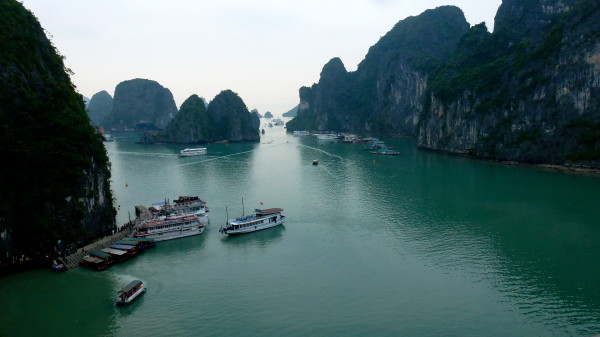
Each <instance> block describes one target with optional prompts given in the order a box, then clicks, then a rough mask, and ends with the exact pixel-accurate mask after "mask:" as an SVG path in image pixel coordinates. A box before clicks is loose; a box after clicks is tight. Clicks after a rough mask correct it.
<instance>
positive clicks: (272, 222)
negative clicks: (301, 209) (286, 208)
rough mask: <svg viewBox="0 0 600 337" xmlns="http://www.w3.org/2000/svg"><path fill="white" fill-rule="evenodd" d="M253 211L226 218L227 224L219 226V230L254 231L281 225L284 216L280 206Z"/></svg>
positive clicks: (225, 231) (226, 231)
mask: <svg viewBox="0 0 600 337" xmlns="http://www.w3.org/2000/svg"><path fill="white" fill-rule="evenodd" d="M255 211H256V214H255V215H250V216H245V217H241V218H237V219H233V220H228V221H227V225H226V226H225V227H221V229H219V232H221V233H223V234H227V235H235V234H244V233H250V232H256V231H259V230H262V229H267V228H271V227H275V226H277V225H281V224H282V223H283V221H284V220H285V216H284V215H282V214H281V212H283V209H282V208H269V209H262V210H261V209H256V210H255Z"/></svg>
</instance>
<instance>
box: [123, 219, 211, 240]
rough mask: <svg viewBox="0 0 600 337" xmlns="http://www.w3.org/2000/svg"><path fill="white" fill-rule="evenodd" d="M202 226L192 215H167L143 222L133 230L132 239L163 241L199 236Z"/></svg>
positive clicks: (202, 230)
mask: <svg viewBox="0 0 600 337" xmlns="http://www.w3.org/2000/svg"><path fill="white" fill-rule="evenodd" d="M202 232H204V224H203V223H202V222H201V220H200V218H198V217H197V216H196V215H194V214H169V215H167V216H160V217H158V218H156V219H151V220H144V221H142V223H141V224H140V225H139V226H138V227H136V228H135V233H133V237H135V238H146V239H154V240H156V241H165V240H171V239H178V238H184V237H187V236H193V235H199V234H202Z"/></svg>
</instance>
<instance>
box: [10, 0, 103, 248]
mask: <svg viewBox="0 0 600 337" xmlns="http://www.w3.org/2000/svg"><path fill="white" fill-rule="evenodd" d="M0 45H1V46H2V50H1V51H0V152H1V156H2V158H4V160H3V161H2V165H0V260H4V259H5V258H6V257H7V256H13V255H21V254H23V255H27V256H32V255H33V254H35V253H36V252H37V253H48V252H51V251H53V249H54V247H55V246H56V245H57V240H59V239H60V240H62V242H64V244H69V243H75V242H77V241H85V240H89V239H92V238H95V237H98V236H100V235H103V234H104V233H105V232H106V231H107V230H110V229H112V228H113V227H114V225H115V223H114V222H115V209H114V207H113V200H112V195H111V190H110V170H109V162H108V157H107V154H106V150H105V149H104V145H103V144H102V141H101V137H100V135H98V134H97V133H95V131H94V129H93V128H92V126H91V125H90V121H89V118H88V116H87V114H86V112H85V106H84V103H83V100H82V98H81V95H79V94H78V93H77V92H76V91H75V89H74V86H73V84H72V82H71V80H70V78H69V76H68V74H67V73H68V69H67V68H65V65H64V63H63V57H62V56H61V55H59V54H58V52H57V51H56V50H55V48H54V47H53V46H52V44H51V43H50V41H49V40H48V39H47V37H46V35H45V34H44V30H43V28H42V27H41V26H40V24H39V22H38V20H37V19H36V18H35V16H34V15H33V14H32V13H31V12H29V11H28V10H26V9H25V8H24V7H23V5H22V4H21V3H19V2H18V1H15V0H2V1H0Z"/></svg>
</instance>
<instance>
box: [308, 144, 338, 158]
mask: <svg viewBox="0 0 600 337" xmlns="http://www.w3.org/2000/svg"><path fill="white" fill-rule="evenodd" d="M298 147H299V148H303V147H306V148H309V149H311V150H315V151H319V152H323V153H325V154H326V155H328V156H331V157H334V158H337V159H339V160H344V158H342V157H340V156H338V155H336V154H333V153H329V152H327V151H323V150H321V149H317V148H316V147H312V146H308V145H298Z"/></svg>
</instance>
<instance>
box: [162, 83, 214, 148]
mask: <svg viewBox="0 0 600 337" xmlns="http://www.w3.org/2000/svg"><path fill="white" fill-rule="evenodd" d="M165 136H166V139H165V141H167V142H170V143H180V144H198V143H207V142H208V140H209V135H208V110H207V109H206V105H205V104H204V101H203V100H202V99H201V98H200V97H198V95H192V96H190V97H189V98H188V99H186V100H185V102H183V104H182V105H181V108H180V109H179V112H178V113H177V115H176V116H175V118H174V119H173V120H172V121H171V122H170V123H169V125H168V126H167V129H166V130H165Z"/></svg>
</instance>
